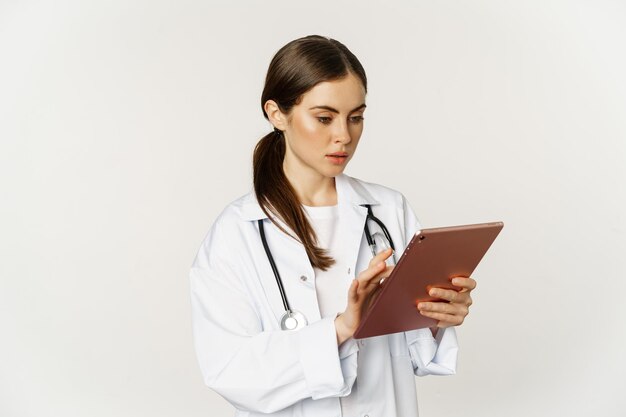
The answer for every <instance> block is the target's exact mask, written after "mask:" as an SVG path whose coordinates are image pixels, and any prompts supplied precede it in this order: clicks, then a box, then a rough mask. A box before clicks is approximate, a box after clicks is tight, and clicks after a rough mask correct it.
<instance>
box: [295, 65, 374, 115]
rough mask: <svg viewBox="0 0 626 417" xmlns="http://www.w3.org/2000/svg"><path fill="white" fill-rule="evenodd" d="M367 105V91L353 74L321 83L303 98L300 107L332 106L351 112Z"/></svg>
mask: <svg viewBox="0 0 626 417" xmlns="http://www.w3.org/2000/svg"><path fill="white" fill-rule="evenodd" d="M363 103H365V89H364V88H363V84H362V83H361V80H360V79H359V78H357V77H356V76H354V75H353V74H351V73H350V74H348V75H347V76H345V77H343V78H340V79H338V80H333V81H324V82H321V83H319V84H317V85H315V87H313V88H312V89H310V90H309V91H307V92H306V93H304V95H303V96H302V100H301V101H300V104H299V106H302V107H304V108H307V109H308V108H309V107H313V106H330V107H334V108H336V109H337V110H339V111H350V110H352V109H354V108H355V107H357V106H360V105H361V104H363Z"/></svg>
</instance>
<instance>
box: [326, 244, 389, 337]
mask: <svg viewBox="0 0 626 417" xmlns="http://www.w3.org/2000/svg"><path fill="white" fill-rule="evenodd" d="M392 253H393V251H392V250H391V249H387V250H384V251H382V252H380V253H378V254H377V255H376V256H375V257H373V258H372V260H371V261H370V263H369V266H368V268H367V269H366V270H365V271H363V272H361V273H360V274H359V275H358V276H357V277H356V278H355V279H354V280H353V281H352V284H351V285H350V289H349V290H348V306H347V307H346V311H344V312H343V313H341V314H339V315H338V316H337V318H336V319H335V329H336V331H337V343H338V344H339V345H341V344H342V343H343V342H345V341H346V340H348V339H349V338H351V337H352V335H353V334H354V332H355V331H356V329H357V328H358V327H359V324H360V323H361V316H362V315H363V312H364V311H365V310H366V308H367V306H368V305H369V304H370V302H371V301H372V298H373V296H374V294H375V292H376V290H377V289H378V288H379V286H380V281H381V280H382V279H384V278H387V277H388V276H389V275H390V274H391V271H393V268H394V267H393V266H386V264H385V260H386V259H387V258H389V257H390V256H391V254H392Z"/></svg>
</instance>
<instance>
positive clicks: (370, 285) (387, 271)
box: [361, 265, 395, 291]
mask: <svg viewBox="0 0 626 417" xmlns="http://www.w3.org/2000/svg"><path fill="white" fill-rule="evenodd" d="M394 267H395V265H391V266H386V267H385V268H384V269H383V270H382V271H381V272H380V273H378V274H376V275H375V276H373V277H371V278H369V279H367V280H366V281H363V282H362V284H363V285H362V286H361V288H362V289H363V290H368V291H369V290H373V289H375V288H377V287H379V286H380V284H382V281H383V280H384V279H385V278H387V277H388V276H389V275H391V273H392V272H393V268H394Z"/></svg>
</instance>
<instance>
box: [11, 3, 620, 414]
mask: <svg viewBox="0 0 626 417" xmlns="http://www.w3.org/2000/svg"><path fill="white" fill-rule="evenodd" d="M625 22H626V5H625V3H624V2H620V1H608V0H606V1H605V0H602V1H582V0H577V1H558V0H542V1H509V0H506V1H503V0H493V1H486V0H485V1H444V0H441V1H404V2H400V1H390V2H386V3H382V2H380V3H378V2H363V1H342V2H331V1H308V2H294V1H274V0H272V1H270V0H265V1H250V2H247V3H243V2H234V1H222V2H210V1H206V0H197V1H191V0H187V1H181V0H177V1H175V0H168V1H165V0H160V1H154V0H142V1H123V0H116V1H99V2H98V1H69V0H57V1H53V2H52V1H50V2H44V1H15V0H13V1H11V0H0V141H1V142H0V187H1V188H0V332H1V333H0V416H2V417H44V416H64V417H83V416H90V417H99V416H107V417H108V416H116V417H126V416H129V417H130V416H132V417H136V416H150V417H159V416H218V417H221V416H230V415H232V413H233V409H232V408H231V406H230V405H229V404H228V403H226V402H225V401H224V400H223V399H221V397H219V396H218V395H216V394H214V393H213V392H211V391H210V390H209V389H208V388H205V387H204V386H203V383H202V380H201V377H200V373H199V370H198V367H197V364H196V362H195V356H194V355H195V354H194V352H193V347H192V338H191V331H190V311H189V296H188V278H187V274H188V271H189V267H190V265H191V262H192V260H193V257H194V255H195V253H196V250H197V249H198V245H199V244H200V241H201V240H202V238H203V237H204V234H205V233H206V232H207V230H208V228H209V227H210V225H211V223H212V222H213V220H214V219H215V217H216V215H217V214H218V213H219V212H220V211H221V210H222V208H223V207H224V206H225V205H226V204H227V203H228V202H230V201H231V200H233V199H234V198H236V197H238V196H240V195H242V194H244V193H246V192H247V191H248V190H249V189H250V187H251V155H252V149H253V147H254V145H255V143H256V142H257V140H258V139H259V138H260V137H261V136H263V135H264V134H265V133H267V132H268V131H269V124H268V122H266V121H265V119H263V117H262V113H261V103H260V94H261V90H262V85H263V80H264V77H265V73H266V70H267V65H268V64H269V61H270V59H271V57H272V55H273V54H274V53H275V52H276V50H278V48H280V47H281V46H282V45H284V44H285V43H287V42H288V41H290V40H292V39H294V38H297V37H300V36H304V35H308V34H313V33H315V34H322V35H326V36H330V37H333V38H335V39H338V40H340V41H341V42H343V43H344V44H346V45H347V46H348V47H349V48H350V49H351V50H352V51H353V52H354V53H355V54H356V55H357V56H358V57H359V59H360V60H361V62H362V63H363V65H364V67H365V69H366V72H367V75H368V78H369V81H370V84H369V94H368V97H367V104H368V110H367V112H366V128H365V132H364V134H363V137H362V139H361V144H360V147H359V150H358V152H357V155H356V156H355V158H354V159H353V161H352V162H351V164H350V166H349V167H348V169H347V170H346V173H347V174H349V175H352V176H355V177H358V178H361V179H364V180H367V181H372V182H377V183H381V184H385V185H387V186H390V187H393V188H396V189H398V190H400V191H402V192H403V193H404V194H405V195H406V196H407V197H408V198H409V201H410V202H411V205H412V206H413V208H414V209H415V211H416V212H417V214H418V217H419V218H420V220H421V222H422V224H423V225H424V226H425V227H434V226H442V225H451V224H463V223H476V222H482V221H493V220H502V221H504V222H505V229H504V231H503V232H502V234H501V235H500V237H499V238H498V240H497V242H496V244H494V246H493V247H492V249H491V251H490V252H489V254H488V256H487V257H486V258H485V261H484V263H483V264H481V265H480V267H479V268H478V270H477V271H476V272H475V275H474V276H475V278H476V279H477V280H478V282H479V287H478V289H477V290H476V292H475V293H474V294H475V295H474V299H475V305H474V306H473V307H472V311H471V314H470V316H469V317H468V319H467V321H466V323H465V324H464V325H463V326H462V327H461V328H459V335H460V342H461V344H462V349H461V351H460V357H459V369H458V375H456V376H453V377H426V378H420V379H418V397H419V402H420V412H421V415H422V416H441V417H447V416H460V415H463V416H481V417H486V416H494V417H495V416H498V417H500V416H503V415H505V416H509V417H514V416H523V417H526V416H555V415H560V416H565V415H567V416H594V417H595V416H618V415H623V412H624V409H625V408H626V399H625V398H626V397H625V396H624V394H623V391H624V388H625V387H626V386H625V384H624V381H625V375H626V359H625V358H626V355H625V354H624V352H623V351H624V342H626V335H625V333H626V330H625V329H626V326H625V325H624V321H625V319H626V310H625V307H624V294H625V290H626V284H625V282H626V280H625V277H624V258H625V256H626V235H625V233H626V221H625V218H626V214H625V213H626V187H625V186H624V182H625V181H624V180H625V179H626V163H625V162H626V117H625V115H626V82H625V79H626V77H624V74H626V54H625V53H624V51H625V49H624V48H625V44H626V24H625ZM385 417H387V416H385Z"/></svg>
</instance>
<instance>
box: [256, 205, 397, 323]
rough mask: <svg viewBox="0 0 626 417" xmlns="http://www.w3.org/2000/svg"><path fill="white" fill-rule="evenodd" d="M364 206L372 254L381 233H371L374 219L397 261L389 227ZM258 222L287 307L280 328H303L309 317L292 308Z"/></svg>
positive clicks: (260, 222) (369, 207) (365, 228)
mask: <svg viewBox="0 0 626 417" xmlns="http://www.w3.org/2000/svg"><path fill="white" fill-rule="evenodd" d="M363 206H364V207H367V217H366V218H365V227H364V231H365V238H366V239H367V245H368V246H369V247H370V250H371V251H372V256H376V254H377V253H378V251H377V246H376V240H375V237H376V236H377V235H380V233H378V232H377V233H374V236H372V234H371V233H370V228H369V226H368V225H367V222H368V220H373V221H374V222H376V224H378V226H379V227H380V229H381V230H382V231H383V235H384V237H385V239H386V240H387V242H388V243H389V246H390V247H391V249H392V250H393V251H394V252H393V259H394V261H395V256H396V254H395V250H396V248H395V246H394V245H393V239H391V235H390V234H389V231H388V230H387V227H385V224H384V223H383V222H382V221H381V220H380V219H378V218H377V217H376V216H374V213H372V207H371V206H370V205H369V204H363ZM258 224H259V234H260V235H261V241H262V242H263V248H264V249H265V253H266V255H267V259H268V260H269V261H270V265H271V267H272V272H273V273H274V277H276V283H277V284H278V290H279V291H280V297H281V298H282V300H283V306H284V307H285V313H284V314H283V315H282V317H281V318H280V328H281V329H282V330H298V329H301V328H303V327H304V326H306V325H307V324H308V322H307V319H306V317H305V316H304V314H302V313H301V312H299V311H298V310H294V309H292V308H291V306H290V305H289V300H287V294H285V287H283V281H282V279H281V278H280V274H279V272H278V268H276V263H275V262H274V257H273V256H272V253H271V252H270V248H269V246H268V245H267V240H266V239H265V229H264V227H263V220H262V219H259V220H258Z"/></svg>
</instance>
